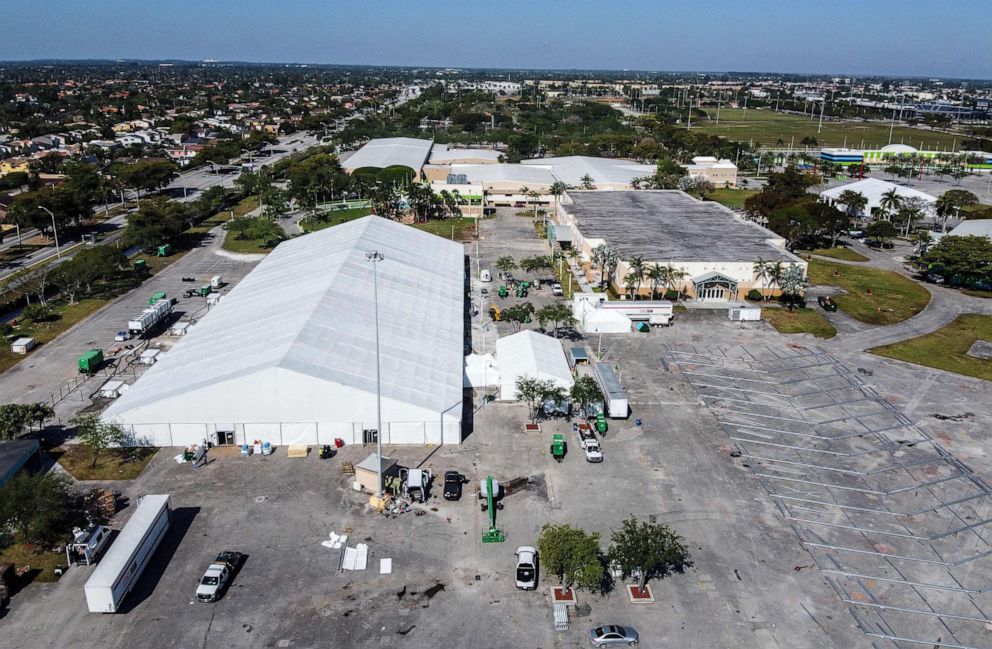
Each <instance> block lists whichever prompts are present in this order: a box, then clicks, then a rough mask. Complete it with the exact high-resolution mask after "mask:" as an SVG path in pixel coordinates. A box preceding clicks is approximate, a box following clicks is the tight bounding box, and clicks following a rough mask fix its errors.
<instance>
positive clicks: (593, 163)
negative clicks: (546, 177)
mask: <svg viewBox="0 0 992 649" xmlns="http://www.w3.org/2000/svg"><path fill="white" fill-rule="evenodd" d="M520 164H522V165H527V166H532V167H544V168H545V169H548V170H549V171H551V173H552V174H553V175H554V176H555V178H557V179H558V180H560V181H562V182H563V183H565V184H567V185H573V186H579V185H581V184H582V178H583V177H584V176H586V175H588V176H590V177H591V178H592V180H593V184H596V183H604V184H613V185H629V184H630V181H631V180H633V179H634V178H643V177H644V176H652V175H654V173H655V167H654V165H645V164H638V163H636V162H631V161H630V160H620V159H617V158H597V157H593V156H581V155H573V156H566V157H563V158H535V159H533V160H523V161H521V163H520Z"/></svg>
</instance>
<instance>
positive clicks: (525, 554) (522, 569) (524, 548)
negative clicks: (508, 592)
mask: <svg viewBox="0 0 992 649" xmlns="http://www.w3.org/2000/svg"><path fill="white" fill-rule="evenodd" d="M515 554H516V555H517V579H516V584H517V588H519V589H520V590H534V589H535V588H537V550H536V549H534V548H533V547H531V546H529V545H521V546H520V547H519V548H517V551H516V553H515Z"/></svg>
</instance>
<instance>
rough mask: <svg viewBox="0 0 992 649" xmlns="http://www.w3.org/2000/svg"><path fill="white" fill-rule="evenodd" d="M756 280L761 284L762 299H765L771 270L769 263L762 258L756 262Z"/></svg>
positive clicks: (754, 268)
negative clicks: (766, 282)
mask: <svg viewBox="0 0 992 649" xmlns="http://www.w3.org/2000/svg"><path fill="white" fill-rule="evenodd" d="M753 270H754V279H756V280H758V282H760V283H761V284H760V285H761V297H762V298H764V297H765V281H766V280H767V279H768V277H769V271H770V270H771V267H770V264H769V262H767V261H765V260H764V259H763V258H762V257H758V261H756V262H754V267H753Z"/></svg>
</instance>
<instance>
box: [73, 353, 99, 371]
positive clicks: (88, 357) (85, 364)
mask: <svg viewBox="0 0 992 649" xmlns="http://www.w3.org/2000/svg"><path fill="white" fill-rule="evenodd" d="M102 362H103V350H102V349H91V350H89V351H88V352H86V353H85V354H83V355H82V356H80V357H79V363H78V366H79V373H80V374H93V373H95V372H96V371H97V370H98V369H100V363H102Z"/></svg>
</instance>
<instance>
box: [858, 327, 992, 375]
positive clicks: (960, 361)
mask: <svg viewBox="0 0 992 649" xmlns="http://www.w3.org/2000/svg"><path fill="white" fill-rule="evenodd" d="M976 340H987V341H990V342H992V316H987V315H974V314H966V315H959V316H958V317H957V318H955V319H954V321H953V322H951V323H950V324H949V325H947V326H946V327H943V328H941V329H938V330H937V331H934V332H931V333H928V334H926V335H924V336H920V337H919V338H913V339H911V340H904V341H902V342H898V343H893V344H891V345H885V346H884V347H875V348H874V349H869V350H868V351H869V352H871V353H872V354H878V355H879V356H885V357H886V358H894V359H896V360H900V361H906V362H907V363H914V364H916V365H925V366H927V367H935V368H937V369H940V370H946V371H948V372H954V373H956V374H964V375H966V376H974V377H977V378H980V379H985V380H986V381H992V361H989V360H984V359H981V358H974V357H972V356H968V355H967V353H966V352H967V351H968V350H969V349H970V348H971V346H972V344H974V342H975V341H976Z"/></svg>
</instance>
